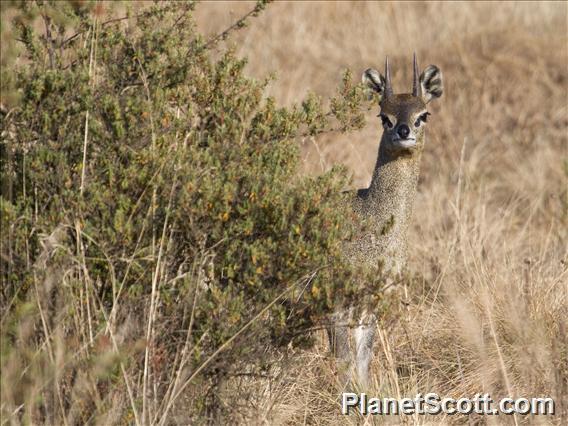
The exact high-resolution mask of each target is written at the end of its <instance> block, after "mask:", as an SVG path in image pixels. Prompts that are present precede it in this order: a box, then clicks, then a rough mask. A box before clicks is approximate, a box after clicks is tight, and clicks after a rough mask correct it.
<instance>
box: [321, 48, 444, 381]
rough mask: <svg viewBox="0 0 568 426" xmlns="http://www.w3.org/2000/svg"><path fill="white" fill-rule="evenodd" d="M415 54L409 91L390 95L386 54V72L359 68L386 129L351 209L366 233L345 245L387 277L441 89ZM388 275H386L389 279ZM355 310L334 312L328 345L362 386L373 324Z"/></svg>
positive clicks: (399, 255) (400, 264) (401, 244)
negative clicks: (427, 126)
mask: <svg viewBox="0 0 568 426" xmlns="http://www.w3.org/2000/svg"><path fill="white" fill-rule="evenodd" d="M418 72H419V71H418V65H417V62H416V55H414V82H413V89H412V93H411V94H394V93H393V89H392V83H391V77H390V67H389V62H388V58H387V60H386V63H385V76H382V75H381V74H380V73H379V72H378V71H376V70H375V69H373V68H369V69H367V70H366V71H365V72H364V73H363V82H364V83H365V84H366V85H367V86H368V87H369V88H370V89H371V90H373V91H375V92H377V93H378V95H379V106H380V114H379V116H380V117H381V120H382V125H383V128H384V131H383V135H382V138H381V142H380V145H379V152H378V158H377V162H376V165H375V170H374V172H373V178H372V180H371V184H370V185H369V187H368V188H365V189H360V190H358V191H357V193H356V195H355V196H354V200H353V209H354V211H355V212H356V213H357V214H358V216H359V217H361V218H365V219H366V220H368V221H369V222H370V225H371V230H370V232H369V233H368V234H366V235H362V236H361V238H359V239H357V240H356V241H354V242H352V243H351V244H350V245H349V246H347V247H346V248H345V255H346V256H347V257H348V258H349V260H350V261H352V262H358V263H368V264H370V265H377V264H378V263H379V262H382V264H383V271H384V272H385V274H386V277H387V278H388V279H390V280H392V278H394V277H395V276H396V275H398V274H400V273H401V272H402V270H403V268H404V266H405V264H406V258H407V238H406V234H407V229H408V225H409V223H410V218H411V215H412V207H413V203H414V197H415V194H416V185H417V182H418V175H419V170H420V158H421V154H422V150H423V149H424V144H425V129H424V128H425V124H426V121H427V118H428V115H430V113H429V112H428V111H427V108H426V104H427V103H428V102H430V101H431V100H432V99H434V98H437V97H440V96H441V95H442V92H443V86H442V74H441V72H440V70H439V68H438V67H436V66H435V65H429V66H428V67H426V69H425V70H424V71H423V72H422V74H420V75H418ZM389 277H390V278H389ZM352 312H353V310H352V309H350V310H348V311H344V312H338V313H336V315H335V317H334V327H333V328H332V329H331V331H330V344H331V347H332V350H333V351H334V353H335V355H336V357H337V358H338V360H339V361H340V362H341V365H342V369H343V370H344V372H345V373H346V377H345V379H344V380H345V381H347V382H348V381H350V380H351V378H352V376H353V375H354V373H356V379H357V382H358V384H359V385H360V386H364V387H366V386H367V385H368V372H369V363H370V361H371V359H372V353H373V341H374V335H375V329H376V322H375V315H374V314H373V312H365V313H364V314H363V315H362V316H361V317H360V318H356V320H357V324H358V325H357V326H356V327H355V328H352V327H351V326H350V324H352V321H353V318H352Z"/></svg>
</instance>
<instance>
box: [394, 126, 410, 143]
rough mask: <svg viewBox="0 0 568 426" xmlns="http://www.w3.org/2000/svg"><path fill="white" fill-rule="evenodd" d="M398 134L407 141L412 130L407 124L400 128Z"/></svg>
mask: <svg viewBox="0 0 568 426" xmlns="http://www.w3.org/2000/svg"><path fill="white" fill-rule="evenodd" d="M397 133H398V135H399V136H400V137H401V138H402V139H406V138H407V137H408V135H409V134H410V128H409V127H408V126H407V125H406V124H401V125H400V126H398V130H397Z"/></svg>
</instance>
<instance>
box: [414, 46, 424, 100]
mask: <svg viewBox="0 0 568 426" xmlns="http://www.w3.org/2000/svg"><path fill="white" fill-rule="evenodd" d="M413 62H414V79H413V81H412V95H414V96H416V97H418V98H421V97H422V86H421V85H420V81H419V78H420V77H419V72H418V61H417V60H416V52H414V61H413Z"/></svg>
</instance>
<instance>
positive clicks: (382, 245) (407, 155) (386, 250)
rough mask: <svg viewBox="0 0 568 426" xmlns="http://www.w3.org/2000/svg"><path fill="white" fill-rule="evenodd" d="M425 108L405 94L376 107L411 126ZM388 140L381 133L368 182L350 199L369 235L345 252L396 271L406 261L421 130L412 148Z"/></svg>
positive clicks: (353, 257) (418, 131) (386, 136)
mask: <svg viewBox="0 0 568 426" xmlns="http://www.w3.org/2000/svg"><path fill="white" fill-rule="evenodd" d="M425 109H426V105H425V104H424V103H423V102H422V101H421V100H420V99H418V98H416V97H414V96H412V95H408V94H402V95H394V96H393V97H392V98H389V99H387V100H386V102H383V104H381V111H382V112H387V113H389V114H392V115H394V116H396V117H398V119H399V121H403V120H404V122H406V123H409V122H410V123H413V122H414V116H415V115H416V113H417V112H421V111H423V110H425ZM389 137H390V135H389V132H387V131H385V132H384V133H383V136H382V138H381V143H380V145H379V153H378V158H377V163H376V165H375V170H374V173H373V179H372V180H371V184H370V185H369V187H368V188H365V189H360V190H358V191H357V193H356V194H355V197H354V200H353V209H354V210H355V212H356V213H357V214H358V215H360V216H361V217H366V218H367V219H368V220H369V221H370V223H371V226H370V232H369V233H368V234H367V235H362V236H360V237H359V238H357V239H356V240H355V241H353V242H352V243H351V244H350V245H349V246H347V247H346V248H345V253H346V255H347V256H348V257H349V258H350V259H351V260H352V261H353V262H357V263H368V264H372V265H377V264H378V262H379V261H381V260H382V261H383V262H384V263H383V265H384V268H385V271H391V272H393V273H400V272H401V271H402V268H403V267H404V264H405V263H406V257H407V245H406V232H407V229H408V224H409V222H410V217H411V214H412V207H413V204H414V196H415V195H416V184H417V182H418V174H419V172H420V158H421V156H422V150H423V148H424V142H425V140H424V139H425V134H424V126H421V127H419V128H418V130H417V131H416V133H415V137H416V148H414V149H412V150H393V149H391V148H390V147H389V145H388V143H387V141H386V139H387V138H389Z"/></svg>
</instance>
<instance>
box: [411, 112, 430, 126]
mask: <svg viewBox="0 0 568 426" xmlns="http://www.w3.org/2000/svg"><path fill="white" fill-rule="evenodd" d="M429 115H430V113H429V112H425V113H424V114H420V115H419V116H418V118H417V119H416V121H415V122H414V127H418V126H420V123H421V122H424V123H426V122H427V121H428V116H429Z"/></svg>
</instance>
